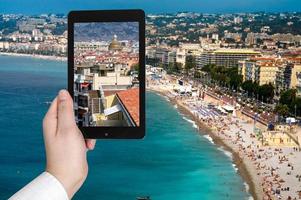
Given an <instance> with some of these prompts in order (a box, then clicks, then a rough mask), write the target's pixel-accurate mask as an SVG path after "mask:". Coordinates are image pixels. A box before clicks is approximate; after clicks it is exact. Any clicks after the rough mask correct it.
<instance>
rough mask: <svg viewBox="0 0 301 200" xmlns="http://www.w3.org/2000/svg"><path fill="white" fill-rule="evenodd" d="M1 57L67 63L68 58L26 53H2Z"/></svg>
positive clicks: (0, 53)
mask: <svg viewBox="0 0 301 200" xmlns="http://www.w3.org/2000/svg"><path fill="white" fill-rule="evenodd" d="M0 56H16V57H28V58H34V59H42V60H53V61H62V62H65V61H67V57H60V56H47V55H41V54H25V53H13V52H0Z"/></svg>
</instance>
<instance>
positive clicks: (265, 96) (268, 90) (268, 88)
mask: <svg viewBox="0 0 301 200" xmlns="http://www.w3.org/2000/svg"><path fill="white" fill-rule="evenodd" d="M274 89H275V88H274V86H273V85H272V84H271V83H269V84H264V85H261V86H259V89H258V95H259V97H261V98H262V100H263V101H264V102H268V101H269V100H271V99H273V98H274V95H275V94H274Z"/></svg>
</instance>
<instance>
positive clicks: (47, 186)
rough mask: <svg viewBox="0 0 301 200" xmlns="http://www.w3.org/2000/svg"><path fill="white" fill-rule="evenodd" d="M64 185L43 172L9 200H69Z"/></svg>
mask: <svg viewBox="0 0 301 200" xmlns="http://www.w3.org/2000/svg"><path fill="white" fill-rule="evenodd" d="M68 199H69V198H68V195H67V193H66V191H65V189H64V187H63V185H62V184H61V183H60V182H59V181H58V180H57V179H56V178H55V177H54V176H53V175H51V174H50V173H48V172H43V173H42V174H41V175H39V176H38V177H37V178H35V179H34V180H32V181H31V182H30V183H28V184H27V185H26V186H24V187H23V188H22V189H21V190H19V191H18V192H17V193H16V194H14V195H13V196H12V197H10V198H9V200H68Z"/></svg>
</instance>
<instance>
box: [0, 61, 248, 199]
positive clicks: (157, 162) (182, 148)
mask: <svg viewBox="0 0 301 200" xmlns="http://www.w3.org/2000/svg"><path fill="white" fill-rule="evenodd" d="M0 74H1V78H0V108H1V109H0V111H1V112H0V113H1V114H0V127H1V137H0V144H1V146H0V169H1V170H0V195H1V196H0V197H1V198H0V199H6V198H8V197H9V196H10V195H12V194H13V193H14V192H15V191H17V190H18V189H19V188H21V187H22V186H23V185H25V184H26V183H27V182H29V181H30V180H31V179H33V178H34V177H35V176H37V175H38V174H39V173H41V172H42V171H43V169H44V164H45V156H44V146H43V140H42V128H41V120H42V118H43V115H44V114H45V112H46V110H47V105H46V104H45V102H46V101H51V100H52V98H53V97H54V96H55V95H56V93H57V92H58V90H59V89H60V88H66V87H67V85H66V82H67V81H66V63H64V62H57V61H47V60H38V59H32V58H20V57H8V56H0ZM146 99H147V102H146V105H147V134H146V137H145V139H144V140H118V141H112V140H99V141H98V142H97V146H96V148H95V150H94V151H92V152H90V153H89V156H88V159H89V166H90V171H89V176H88V178H87V180H86V182H85V184H84V185H83V187H82V188H81V189H80V191H79V192H78V193H77V194H76V196H75V197H74V199H85V200H89V199H104V200H135V198H136V197H137V196H143V195H149V196H151V198H152V199H153V200H166V199H168V200H172V199H176V200H182V199H183V200H190V199H191V200H194V199H199V200H203V199H212V200H215V199H221V200H222V199H231V200H236V199H246V198H248V197H249V194H248V193H247V192H246V189H245V186H244V182H243V180H242V179H241V177H240V176H239V175H238V174H237V173H236V171H235V169H234V167H233V166H232V163H231V158H230V157H229V156H227V155H226V154H225V153H224V152H222V151H221V150H220V149H218V148H217V146H215V145H213V144H212V143H211V142H210V141H209V140H208V139H206V137H204V136H201V135H199V133H198V132H197V130H196V129H195V128H194V127H193V124H192V123H190V122H188V121H187V120H184V119H183V117H184V116H182V115H181V114H180V113H179V112H178V111H177V109H175V108H174V106H172V105H171V104H170V103H169V102H168V101H166V99H165V98H163V97H161V96H158V95H156V94H154V93H147V98H146Z"/></svg>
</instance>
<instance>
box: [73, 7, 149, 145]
mask: <svg viewBox="0 0 301 200" xmlns="http://www.w3.org/2000/svg"><path fill="white" fill-rule="evenodd" d="M85 22H88V23H89V22H138V23H139V68H140V69H141V70H139V80H141V81H140V83H139V84H140V85H139V104H140V105H139V110H140V113H139V117H140V119H139V120H140V126H139V127H79V129H80V130H81V132H82V133H83V135H84V137H85V138H107V139H140V138H143V137H144V136H145V13H144V11H143V10H93V11H71V12H69V14H68V91H69V93H70V95H71V96H72V98H74V90H73V89H74V88H73V87H74V23H85Z"/></svg>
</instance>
